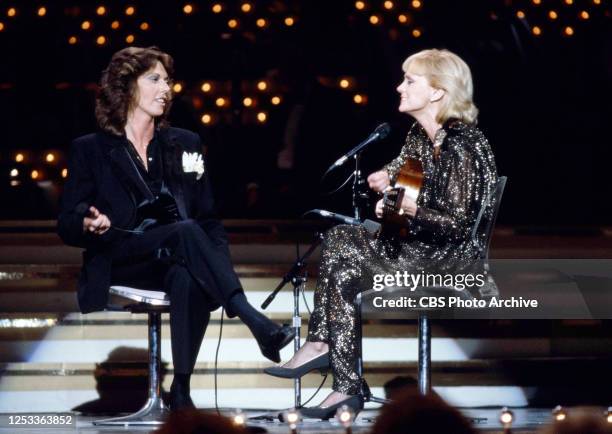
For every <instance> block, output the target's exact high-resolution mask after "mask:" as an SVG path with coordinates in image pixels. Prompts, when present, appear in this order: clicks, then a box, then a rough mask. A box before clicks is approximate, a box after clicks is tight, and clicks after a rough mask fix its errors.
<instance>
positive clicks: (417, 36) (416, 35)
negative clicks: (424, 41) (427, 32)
mask: <svg viewBox="0 0 612 434" xmlns="http://www.w3.org/2000/svg"><path fill="white" fill-rule="evenodd" d="M421 34H422V33H421V31H420V30H419V29H414V30H413V31H412V36H414V37H415V38H420V37H421Z"/></svg>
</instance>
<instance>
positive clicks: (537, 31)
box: [531, 26, 542, 36]
mask: <svg viewBox="0 0 612 434" xmlns="http://www.w3.org/2000/svg"><path fill="white" fill-rule="evenodd" d="M531 33H533V34H534V35H535V36H540V35H541V34H542V29H540V28H539V27H538V26H533V28H532V29H531Z"/></svg>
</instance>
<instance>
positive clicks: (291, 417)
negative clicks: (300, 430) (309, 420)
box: [283, 408, 301, 434]
mask: <svg viewBox="0 0 612 434" xmlns="http://www.w3.org/2000/svg"><path fill="white" fill-rule="evenodd" d="M283 419H284V420H285V422H286V423H287V425H288V426H289V430H290V432H291V434H295V433H297V425H298V423H300V419H301V415H300V412H299V411H298V410H296V409H295V408H292V409H290V410H287V412H286V413H285V414H284V415H283Z"/></svg>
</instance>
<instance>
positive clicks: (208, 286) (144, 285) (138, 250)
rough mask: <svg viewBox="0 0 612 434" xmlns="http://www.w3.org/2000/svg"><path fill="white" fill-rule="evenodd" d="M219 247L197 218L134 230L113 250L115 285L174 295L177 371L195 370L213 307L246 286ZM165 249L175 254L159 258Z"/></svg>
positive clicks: (172, 320)
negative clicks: (195, 220)
mask: <svg viewBox="0 0 612 434" xmlns="http://www.w3.org/2000/svg"><path fill="white" fill-rule="evenodd" d="M216 248H217V246H215V245H211V240H210V239H209V238H208V235H207V234H206V233H205V232H204V230H203V229H202V228H200V226H199V225H198V224H197V223H195V222H194V221H191V220H186V221H181V222H177V223H172V224H168V225H163V226H159V227H156V228H153V229H150V230H147V231H145V232H144V233H143V234H132V235H130V236H129V237H127V238H126V239H125V240H123V241H122V242H121V243H120V244H119V245H118V246H117V248H116V249H115V250H114V252H113V265H112V275H111V283H112V284H113V285H130V286H135V287H138V288H141V289H156V290H160V289H162V290H163V291H165V292H167V293H168V294H169V296H170V334H171V336H170V338H171V343H172V359H173V364H174V371H175V373H177V374H191V373H192V372H193V368H194V366H195V362H196V358H197V356H198V352H199V350H200V346H201V344H202V339H203V338H204V333H205V331H206V327H207V326H208V321H209V319H210V312H211V311H212V310H215V309H217V308H218V307H219V306H220V305H223V306H227V303H228V301H229V299H230V298H231V296H232V295H233V294H234V293H235V292H236V291H241V290H242V289H241V288H240V286H239V285H240V283H239V281H238V278H237V277H235V279H233V278H231V276H229V278H228V275H227V273H228V272H229V273H233V274H234V276H235V273H234V271H233V266H232V264H231V261H230V259H229V255H223V254H219V253H218V252H216V251H215V249H216ZM161 249H163V250H164V251H167V252H169V253H170V256H167V255H166V256H162V257H161V258H159V257H158V256H159V252H160V250H161ZM211 255H213V256H214V257H213V258H212V260H211V259H210V257H211ZM224 258H226V259H224ZM211 262H212V263H213V266H211ZM219 273H225V274H223V275H219ZM234 280H235V284H234V283H233V282H234Z"/></svg>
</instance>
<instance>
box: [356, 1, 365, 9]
mask: <svg viewBox="0 0 612 434" xmlns="http://www.w3.org/2000/svg"><path fill="white" fill-rule="evenodd" d="M365 7H366V4H365V3H364V2H362V1H356V2H355V9H357V10H359V11H362V10H364V9H365Z"/></svg>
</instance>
